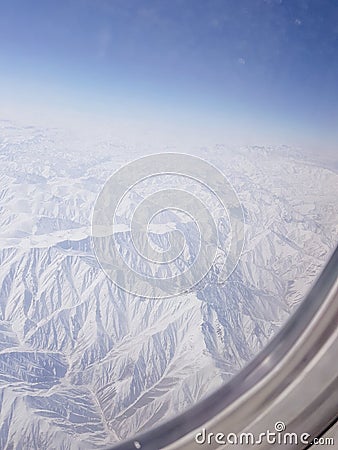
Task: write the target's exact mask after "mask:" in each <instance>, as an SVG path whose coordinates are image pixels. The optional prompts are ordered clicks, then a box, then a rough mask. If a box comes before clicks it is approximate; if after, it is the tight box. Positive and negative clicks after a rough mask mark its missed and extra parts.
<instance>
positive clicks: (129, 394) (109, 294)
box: [0, 121, 338, 450]
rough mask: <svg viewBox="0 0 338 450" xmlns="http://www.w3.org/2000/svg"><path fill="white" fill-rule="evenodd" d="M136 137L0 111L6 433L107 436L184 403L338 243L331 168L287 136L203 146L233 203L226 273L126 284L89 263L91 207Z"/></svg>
mask: <svg viewBox="0 0 338 450" xmlns="http://www.w3.org/2000/svg"><path fill="white" fill-rule="evenodd" d="M144 152H145V150H142V149H133V148H129V147H127V146H122V145H120V144H119V145H116V144H112V143H111V142H109V141H106V140H101V141H100V142H99V141H97V142H94V143H88V142H87V143H83V142H81V140H78V139H75V138H74V137H73V136H71V135H68V134H66V133H63V132H60V131H59V130H53V129H37V128H34V127H26V128H23V127H16V126H15V125H14V124H12V123H11V122H6V121H3V122H0V161H1V165H0V212H1V215H0V221H1V222H0V223H1V228H0V264H1V267H0V405H1V412H0V448H1V449H24V450H26V449H30V450H33V449H63V450H66V449H87V448H88V449H94V448H107V447H109V445H110V444H113V443H116V442H117V441H119V440H122V439H125V438H127V437H131V436H132V435H133V434H134V433H136V432H140V431H144V430H146V429H149V428H151V427H153V426H155V425H157V424H158V423H160V422H161V421H164V420H166V419H168V418H170V417H172V416H174V415H175V414H177V413H179V412H181V411H183V410H184V409H186V408H188V407H189V406H191V405H192V404H194V403H195V402H197V401H198V400H200V399H201V398H203V397H204V396H206V395H207V394H208V393H210V392H211V391H213V390H214V389H216V388H217V387H218V386H220V385H221V384H222V383H224V382H226V381H227V380H228V379H229V378H230V377H231V376H232V375H233V374H235V373H236V372H237V371H238V370H239V369H240V368H241V367H243V365H244V364H245V363H246V362H248V361H249V360H251V359H252V358H253V357H254V355H255V354H257V352H258V351H259V350H260V349H261V348H262V347H263V346H264V345H265V344H266V342H267V341H268V340H269V339H270V338H271V337H272V336H273V335H274V334H275V333H276V331H278V329H279V328H280V327H281V326H282V324H283V323H284V322H285V320H286V319H287V318H288V317H289V315H290V314H291V313H292V311H294V309H295V308H296V307H297V305H298V304H299V302H300V301H301V300H302V299H303V297H304V295H305V293H306V291H307V290H308V289H309V288H310V286H311V283H312V282H313V280H314V279H315V277H316V276H317V275H318V274H319V272H320V270H321V269H322V267H323V266H324V264H325V262H326V260H327V258H328V256H329V254H330V253H331V251H332V250H333V248H334V247H335V245H336V242H337V240H338V205H337V194H338V174H337V172H335V171H334V170H333V169H332V170H330V169H329V168H327V167H324V164H323V165H321V164H320V163H314V162H313V161H310V160H306V159H305V158H303V157H302V156H301V155H300V154H298V153H296V152H294V151H292V149H289V148H286V147H280V148H267V147H252V148H246V149H244V148H243V149H238V150H237V151H235V152H234V151H229V150H227V149H226V148H225V147H223V146H217V147H215V148H213V149H202V150H198V151H196V153H197V154H198V155H199V156H201V157H203V158H205V159H206V160H208V161H210V162H212V163H214V164H215V165H217V167H219V168H220V169H221V170H222V171H223V172H224V174H225V175H226V176H227V178H228V179H229V180H230V181H231V183H232V184H233V186H234V187H235V189H236V191H237V193H238V196H239V199H240V201H241V203H242V206H243V210H244V211H245V222H246V228H245V229H246V234H245V244H244V251H243V254H242V256H241V259H240V262H239V264H238V266H237V268H236V270H235V271H234V272H233V274H232V275H231V277H230V278H229V279H228V281H227V282H226V283H225V284H222V285H220V284H217V283H216V282H215V273H214V268H212V269H211V271H210V272H209V274H208V276H207V278H206V279H205V280H204V283H203V285H202V286H200V287H199V289H195V290H194V289H193V290H191V291H189V292H187V293H185V294H182V295H180V296H179V297H175V298H169V299H163V300H158V299H142V298H136V297H135V296H133V295H131V294H128V293H126V292H124V291H123V290H121V289H119V288H118V287H116V285H115V284H113V283H112V282H111V281H110V280H109V278H107V276H106V275H105V273H104V272H103V271H102V269H101V268H100V266H99V264H98V262H97V260H96V258H95V256H94V253H93V249H92V243H91V238H90V218H91V214H92V209H93V205H94V203H95V200H96V198H97V195H98V193H99V192H100V189H101V188H102V186H103V184H104V182H105V181H106V180H107V178H108V177H109V176H110V175H111V174H112V173H113V172H114V170H116V169H117V168H119V167H120V166H121V165H122V164H123V163H125V162H127V161H129V160H132V159H134V158H135V157H137V156H141V155H142V153H144ZM161 239H163V236H162V238H161ZM127 240H128V236H127V232H124V231H123V230H122V231H121V236H120V241H121V246H123V245H124V242H127ZM159 242H160V241H159ZM134 263H135V264H136V265H137V264H141V261H140V262H138V261H137V260H136V261H134Z"/></svg>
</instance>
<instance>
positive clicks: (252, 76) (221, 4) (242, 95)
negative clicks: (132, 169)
mask: <svg viewBox="0 0 338 450" xmlns="http://www.w3.org/2000/svg"><path fill="white" fill-rule="evenodd" d="M0 117H1V118H12V117H24V118H25V120H26V121H27V120H30V121H39V120H40V121H43V120H44V121H49V125H54V124H55V125H57V124H59V123H65V124H68V125H69V124H72V123H74V124H75V123H76V124H77V126H79V127H80V128H81V126H82V127H83V128H84V127H88V126H92V127H93V128H95V127H96V126H97V127H99V125H100V124H105V125H106V126H108V127H111V128H112V129H113V130H116V132H119V133H120V134H121V135H122V136H123V135H125V136H132V135H135V136H141V137H142V138H143V139H145V140H152V139H153V140H154V142H161V143H162V144H166V143H170V142H171V141H173V140H175V139H176V141H182V142H187V143H194V144H197V145H198V144H201V145H205V144H209V143H210V144H213V143H222V144H228V143H229V144H236V145H237V144H241V145H242V144H244V145H245V144H287V145H294V146H299V147H302V148H305V149H309V150H310V151H315V152H331V153H334V154H337V153H338V149H337V144H338V2H337V1H335V0H170V1H169V0H152V1H143V0H139V1H136V0H133V1H132V0H58V1H54V0H2V2H1V14H0Z"/></svg>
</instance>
